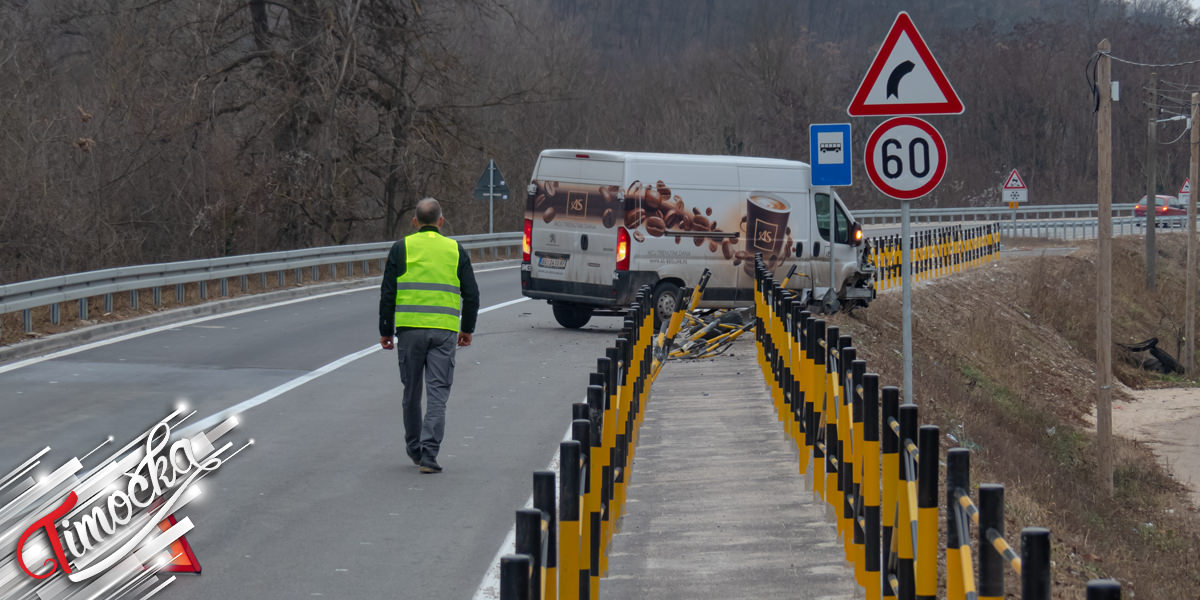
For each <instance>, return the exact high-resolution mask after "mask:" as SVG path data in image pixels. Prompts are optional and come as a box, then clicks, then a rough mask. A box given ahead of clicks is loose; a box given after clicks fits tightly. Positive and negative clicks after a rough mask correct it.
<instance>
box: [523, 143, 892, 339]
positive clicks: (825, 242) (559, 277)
mask: <svg viewBox="0 0 1200 600" xmlns="http://www.w3.org/2000/svg"><path fill="white" fill-rule="evenodd" d="M810 180H811V177H810V174H809V166H808V165H807V164H805V163H802V162H798V161H792V160H781V159H773V158H749V157H740V156H698V155H687V154H651V153H642V152H611V151H601V150H543V151H542V153H541V155H540V156H539V157H538V161H537V165H536V166H535V167H534V169H533V176H532V181H531V182H530V184H529V189H528V192H529V195H528V198H527V200H526V207H525V238H524V248H523V264H522V265H521V291H522V292H523V293H524V294H525V295H526V296H528V297H530V298H537V299H543V300H547V301H549V302H550V304H551V305H553V309H554V317H555V319H556V320H557V321H558V322H559V324H561V325H562V326H563V327H569V328H578V327H582V326H583V325H585V324H586V323H587V322H588V320H589V319H590V318H591V316H592V315H593V314H621V311H622V310H623V309H624V308H625V307H627V306H629V304H630V303H631V302H632V301H633V298H634V296H635V295H636V294H637V291H638V289H639V288H641V287H642V286H643V285H649V286H651V288H652V289H653V290H654V302H655V306H656V307H657V308H658V309H659V312H660V313H661V314H666V313H668V312H671V311H673V310H674V309H675V307H676V306H677V305H678V302H679V291H680V289H681V288H683V287H686V286H692V285H695V284H696V283H697V282H698V281H699V279H700V274H701V273H702V272H703V271H704V269H705V268H708V269H709V270H710V271H711V272H712V277H711V279H710V280H709V283H708V288H707V290H706V291H705V294H704V299H703V303H702V304H701V306H706V307H734V306H745V305H748V304H750V303H751V302H752V301H753V298H754V292H753V287H754V269H753V263H754V255H755V253H757V252H761V253H762V254H763V258H764V260H765V261H766V262H767V264H768V266H769V267H771V268H773V269H774V272H775V274H776V276H777V277H779V278H782V277H783V276H784V275H785V274H786V273H787V272H788V271H789V269H790V268H791V266H792V265H795V266H796V267H797V275H796V276H794V277H792V279H791V280H790V281H789V283H788V287H790V288H795V289H797V290H800V291H801V295H802V296H803V297H805V298H807V299H808V300H809V302H812V303H820V304H822V306H823V308H824V309H825V310H836V308H837V306H838V305H841V306H864V305H866V304H867V303H868V302H870V301H871V300H872V299H873V298H874V297H875V286H874V281H873V279H874V273H875V269H874V267H872V266H871V265H870V264H868V254H869V253H867V252H865V251H864V247H863V245H862V239H863V238H862V228H861V227H860V226H859V225H858V224H857V223H855V222H854V219H853V217H852V215H851V214H850V212H849V211H848V210H846V206H845V205H844V204H843V203H842V201H841V199H840V198H838V196H837V194H836V193H835V192H834V191H833V190H832V189H830V188H828V187H812V186H811V185H810ZM831 216H832V218H831ZM831 221H832V223H833V244H832V245H831V244H830V222H831ZM831 256H832V258H833V262H832V269H831V263H830V257H831ZM831 270H832V280H833V282H834V284H833V285H832V292H830V289H831V285H830V280H831Z"/></svg>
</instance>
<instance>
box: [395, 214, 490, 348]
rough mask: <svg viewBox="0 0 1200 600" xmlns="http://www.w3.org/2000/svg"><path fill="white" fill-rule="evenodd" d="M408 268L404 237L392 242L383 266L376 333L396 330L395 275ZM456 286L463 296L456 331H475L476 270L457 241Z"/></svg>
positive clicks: (428, 229) (477, 316) (476, 314)
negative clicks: (385, 263)
mask: <svg viewBox="0 0 1200 600" xmlns="http://www.w3.org/2000/svg"><path fill="white" fill-rule="evenodd" d="M420 230H421V231H431V230H432V231H437V227H434V226H432V225H426V226H425V227H422V228H421V229H420ZM407 269H408V260H407V256H406V255H405V249H404V240H400V241H398V242H396V243H395V244H392V249H391V251H390V252H388V259H387V266H386V267H384V269H383V283H382V284H381V285H380V286H379V336H380V337H388V336H390V335H392V334H394V333H396V323H395V320H396V278H397V277H399V276H401V275H403V274H404V271H405V270H407ZM458 287H459V292H460V294H461V295H462V320H461V322H460V325H459V331H461V332H463V333H475V321H476V320H477V319H478V318H479V285H478V284H477V283H475V271H474V270H472V269H471V255H470V254H469V253H468V252H467V250H466V249H465V248H463V246H462V244H461V243H459V244H458Z"/></svg>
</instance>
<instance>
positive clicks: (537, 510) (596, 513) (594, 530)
mask: <svg viewBox="0 0 1200 600" xmlns="http://www.w3.org/2000/svg"><path fill="white" fill-rule="evenodd" d="M707 279H708V277H707V273H706V275H705V276H704V277H703V278H702V279H701V283H700V285H699V286H698V287H697V289H696V290H695V291H692V292H685V294H686V293H690V294H691V295H692V301H691V302H688V303H684V302H680V303H679V304H680V307H679V310H678V311H677V312H675V313H673V314H672V315H671V319H670V321H669V323H668V324H667V326H666V327H665V328H664V332H663V333H660V334H659V335H658V336H657V338H655V335H654V318H653V313H652V310H651V308H650V306H651V302H650V299H651V293H650V288H649V287H644V288H643V289H642V290H641V291H639V292H638V295H637V301H636V302H635V303H634V304H633V306H631V307H630V308H629V310H628V311H627V312H626V316H625V322H624V327H623V328H622V330H621V332H620V333H619V334H618V336H617V340H616V343H615V345H614V346H610V347H608V348H607V349H606V350H605V352H604V357H602V358H600V359H598V360H597V361H596V370H595V372H593V373H591V374H590V376H589V380H588V383H589V385H588V387H587V402H586V403H584V402H580V403H576V404H574V405H572V406H571V417H572V421H571V436H570V439H569V440H567V441H564V442H562V443H561V444H560V445H559V465H560V466H559V472H560V474H559V482H558V483H559V485H558V491H559V499H558V505H557V506H555V504H554V489H555V488H554V473H553V472H552V471H537V472H535V473H534V474H533V497H534V507H533V508H532V509H521V510H518V511H517V514H516V531H517V533H516V544H515V548H514V550H515V553H514V554H509V555H505V556H502V557H501V558H500V600H526V599H529V598H532V599H535V600H538V599H546V600H555V599H562V600H589V599H590V600H595V599H596V598H598V597H599V594H600V577H601V576H602V575H603V574H604V573H606V572H607V571H608V554H607V553H608V547H609V543H610V542H611V541H612V537H613V534H614V533H615V531H616V527H617V522H618V520H619V519H620V518H621V513H622V509H623V507H624V505H625V494H626V488H627V487H628V485H629V481H630V468H631V467H632V466H633V455H634V449H635V448H636V445H637V438H638V431H639V429H640V427H641V424H642V417H643V415H644V410H643V409H644V407H645V403H646V401H647V400H648V399H649V397H650V386H651V385H652V384H653V383H654V380H655V378H656V377H657V375H658V373H659V371H660V369H661V368H662V364H663V362H664V360H665V359H666V357H667V355H668V354H669V352H670V346H671V343H672V340H673V339H674V338H675V335H676V334H677V333H678V332H679V328H680V323H681V322H682V320H683V313H684V311H686V310H688V309H689V307H691V306H694V305H695V303H696V301H697V300H698V299H699V294H701V293H702V292H703V286H704V284H705V282H706V281H707Z"/></svg>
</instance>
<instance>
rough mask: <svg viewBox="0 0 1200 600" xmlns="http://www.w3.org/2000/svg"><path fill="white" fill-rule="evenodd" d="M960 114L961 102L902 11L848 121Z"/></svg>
mask: <svg viewBox="0 0 1200 600" xmlns="http://www.w3.org/2000/svg"><path fill="white" fill-rule="evenodd" d="M962 111H963V103H962V100H959V98H958V94H956V93H955V92H954V88H953V87H951V86H950V81H949V80H948V79H946V74H945V73H943V72H942V68H941V67H939V66H938V63H937V60H936V59H934V58H933V54H932V53H931V52H930V51H929V46H927V45H925V40H924V39H922V38H921V34H920V33H917V27H916V26H915V25H913V22H912V19H911V18H909V16H908V13H906V12H903V11H902V12H901V13H900V14H898V15H896V22H895V23H892V29H891V31H888V34H887V37H886V38H885V39H884V40H883V45H882V46H880V47H879V52H878V53H877V54H876V55H875V60H874V61H872V62H871V68H870V69H868V70H867V75H866V76H865V77H863V80H862V83H860V84H859V86H858V91H857V92H855V93H854V100H852V101H851V102H850V106H849V107H847V108H846V112H847V113H849V114H850V116H852V117H872V116H890V115H957V114H961V113H962Z"/></svg>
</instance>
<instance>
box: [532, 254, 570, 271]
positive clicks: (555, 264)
mask: <svg viewBox="0 0 1200 600" xmlns="http://www.w3.org/2000/svg"><path fill="white" fill-rule="evenodd" d="M538 267H540V268H543V269H565V268H567V257H566V256H562V255H558V254H551V255H544V256H540V257H538Z"/></svg>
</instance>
